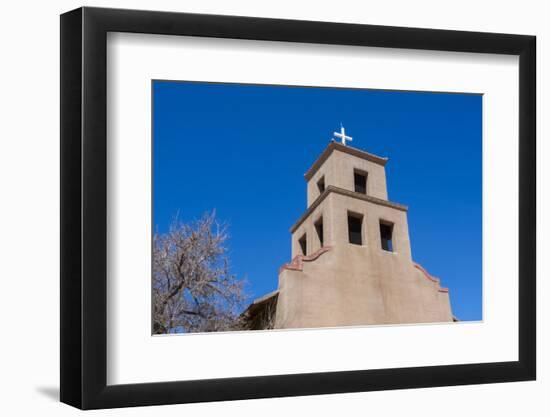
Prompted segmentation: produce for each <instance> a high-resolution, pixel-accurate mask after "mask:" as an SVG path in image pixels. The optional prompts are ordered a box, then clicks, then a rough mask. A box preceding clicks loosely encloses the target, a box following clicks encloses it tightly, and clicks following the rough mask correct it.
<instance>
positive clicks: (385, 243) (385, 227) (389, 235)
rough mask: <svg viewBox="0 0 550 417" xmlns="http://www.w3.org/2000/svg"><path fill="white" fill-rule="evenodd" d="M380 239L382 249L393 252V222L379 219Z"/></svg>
mask: <svg viewBox="0 0 550 417" xmlns="http://www.w3.org/2000/svg"><path fill="white" fill-rule="evenodd" d="M380 239H381V244H382V249H384V250H385V251H388V252H393V240H392V239H393V224H392V223H388V222H384V221H380Z"/></svg>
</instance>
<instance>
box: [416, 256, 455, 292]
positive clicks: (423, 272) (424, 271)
mask: <svg viewBox="0 0 550 417" xmlns="http://www.w3.org/2000/svg"><path fill="white" fill-rule="evenodd" d="M413 265H414V267H415V268H416V269H418V270H419V271H420V272H422V274H423V275H424V276H425V277H426V278H428V279H429V280H430V281H432V282H434V283H436V284H437V286H438V288H437V291H439V292H447V293H448V292H449V289H448V288H446V287H441V286H440V285H439V283H440V279H439V278H436V277H434V276H432V275H430V273H429V272H428V271H426V270H425V269H424V267H423V266H422V265H420V264H418V263H416V262H413Z"/></svg>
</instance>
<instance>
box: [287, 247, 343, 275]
mask: <svg viewBox="0 0 550 417" xmlns="http://www.w3.org/2000/svg"><path fill="white" fill-rule="evenodd" d="M331 249H332V247H331V246H323V247H322V248H321V249H319V250H317V251H315V252H313V253H312V254H311V255H306V256H304V255H296V256H295V257H294V258H292V261H290V262H289V263H287V264H284V265H282V266H281V267H280V268H279V273H281V272H283V271H284V270H285V269H288V270H289V271H302V270H303V268H304V262H311V261H314V260H315V259H317V258H318V257H319V256H321V255H322V254H323V253H326V252H328V251H329V250H331Z"/></svg>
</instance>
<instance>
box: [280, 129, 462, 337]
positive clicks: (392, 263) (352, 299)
mask: <svg viewBox="0 0 550 417" xmlns="http://www.w3.org/2000/svg"><path fill="white" fill-rule="evenodd" d="M335 136H337V137H338V138H341V139H342V143H338V142H336V141H334V140H333V141H331V142H330V143H329V145H328V146H327V147H326V148H325V150H324V151H323V152H322V153H321V155H320V156H319V157H318V158H317V160H316V161H315V162H314V163H313V165H312V166H311V167H310V168H309V169H308V170H307V172H306V173H305V180H306V182H307V207H306V210H305V212H304V213H303V214H302V216H300V218H299V219H298V220H297V221H296V222H295V223H294V225H293V226H292V227H291V228H290V232H291V239H292V261H291V262H290V263H288V264H285V265H283V266H282V267H281V268H280V271H279V289H278V290H277V301H276V302H277V307H276V317H275V328H303V327H327V326H328V327H332V326H345V325H368V324H397V323H420V322H444V321H453V316H452V312H451V307H450V302H449V294H448V290H447V289H446V288H441V287H440V285H439V280H438V279H437V278H434V277H432V276H431V275H430V274H428V273H427V272H426V271H425V270H424V269H423V268H422V267H421V266H420V265H418V264H416V263H415V262H413V260H412V254H411V244H410V240H409V228H408V224H407V210H408V208H407V206H405V205H402V204H400V203H396V202H393V201H390V200H389V199H388V191H387V185H386V170H385V167H386V164H387V163H388V158H384V157H380V156H377V155H373V154H371V153H369V152H366V151H364V150H360V149H357V148H354V147H351V146H347V145H345V142H346V141H351V140H352V138H351V137H349V136H346V133H345V130H344V128H343V127H342V129H341V132H340V133H335Z"/></svg>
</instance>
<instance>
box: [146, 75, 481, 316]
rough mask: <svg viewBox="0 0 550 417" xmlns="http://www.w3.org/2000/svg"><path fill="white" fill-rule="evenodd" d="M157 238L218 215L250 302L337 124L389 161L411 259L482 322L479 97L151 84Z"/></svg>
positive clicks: (283, 245)
mask: <svg viewBox="0 0 550 417" xmlns="http://www.w3.org/2000/svg"><path fill="white" fill-rule="evenodd" d="M153 103H154V104H153V135H154V136H153V137H154V144H153V159H154V168H153V170H154V172H153V181H154V184H153V187H154V188H153V189H154V192H153V210H154V219H153V222H154V227H155V228H156V230H158V231H159V232H164V231H166V230H167V229H168V226H169V224H170V222H171V220H172V219H173V217H174V216H175V214H176V213H179V217H178V218H179V220H181V221H184V222H187V221H190V220H194V219H197V218H199V217H201V215H202V214H203V213H204V212H206V211H211V210H213V209H216V213H217V217H218V219H219V220H221V221H224V222H227V223H228V225H229V232H230V235H231V239H230V241H229V245H228V246H229V248H230V252H229V256H230V260H231V268H232V270H233V272H234V273H236V274H237V275H239V276H241V277H246V278H247V280H248V281H249V286H248V291H249V293H250V296H251V297H250V298H251V299H253V298H256V297H259V296H261V295H263V294H265V293H267V292H270V291H273V290H275V289H276V288H277V273H278V272H277V271H278V269H279V267H280V266H281V265H282V264H283V263H285V262H288V261H289V260H290V233H289V228H290V226H291V225H292V224H293V223H294V222H295V221H296V220H297V219H298V217H299V216H300V215H301V214H302V213H303V212H304V210H305V208H306V183H305V180H304V176H303V175H304V173H305V172H306V170H307V169H308V168H309V167H310V166H311V164H312V163H313V162H314V161H315V159H317V157H318V156H319V155H320V153H321V152H322V151H323V150H324V148H325V147H326V146H327V144H328V143H329V141H330V139H331V138H332V132H333V131H336V130H338V129H339V127H340V122H342V123H343V124H344V126H345V128H346V133H347V134H349V135H351V136H353V142H352V143H351V146H354V147H357V148H360V149H363V150H366V151H368V152H371V153H374V154H376V155H380V156H386V157H389V162H388V164H387V165H386V174H387V182H388V195H389V199H390V200H391V201H395V202H398V203H402V204H405V205H407V206H409V212H408V221H409V233H410V238H411V247H412V254H413V259H414V260H415V261H416V262H418V263H420V264H421V265H422V266H424V267H425V268H426V269H427V270H428V271H429V272H430V273H431V274H432V275H435V276H437V277H439V278H441V283H442V285H443V286H446V287H449V289H450V296H451V305H452V308H453V312H454V314H455V315H456V316H457V317H458V318H460V319H461V320H481V318H482V272H481V271H482V269H481V263H482V260H481V259H482V252H481V251H482V233H481V231H482V180H481V179H482V166H481V160H482V137H481V132H482V129H481V124H482V96H480V95H473V94H447V93H426V92H402V91H385V90H364V89H334V88H315V87H313V88H312V87H286V86H259V85H243V84H217V83H194V82H171V81H154V82H153Z"/></svg>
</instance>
